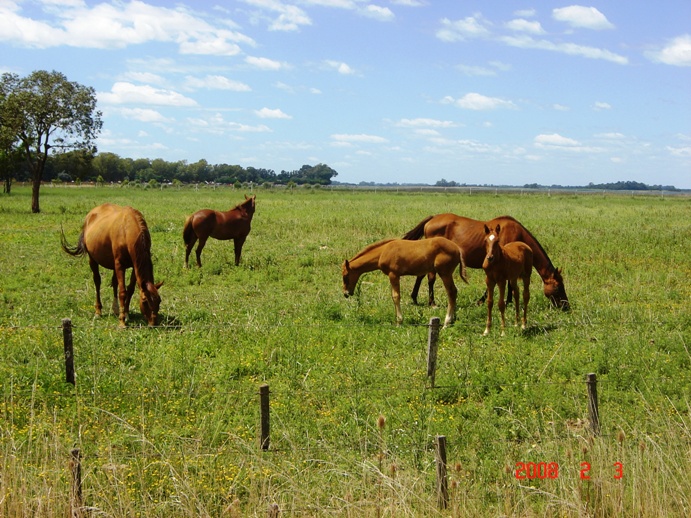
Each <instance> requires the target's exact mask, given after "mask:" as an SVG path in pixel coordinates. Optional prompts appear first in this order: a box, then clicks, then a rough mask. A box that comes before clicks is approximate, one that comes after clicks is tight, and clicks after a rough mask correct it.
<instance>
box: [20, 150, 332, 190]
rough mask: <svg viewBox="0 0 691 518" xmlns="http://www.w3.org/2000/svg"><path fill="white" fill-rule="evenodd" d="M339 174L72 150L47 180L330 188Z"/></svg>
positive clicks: (53, 160) (55, 157)
mask: <svg viewBox="0 0 691 518" xmlns="http://www.w3.org/2000/svg"><path fill="white" fill-rule="evenodd" d="M337 175H338V173H337V172H336V171H335V170H333V169H332V168H330V167H329V166H327V165H325V164H317V165H314V166H312V165H303V166H302V167H301V168H300V169H298V170H295V171H281V172H280V173H276V172H275V171H273V170H272V169H263V168H256V167H242V166H240V165H229V164H210V163H208V162H207V161H206V160H203V159H202V160H199V161H197V162H193V163H189V162H187V161H186V160H179V161H177V162H168V161H166V160H163V159H161V158H155V159H153V160H151V159H149V158H122V157H120V156H118V155H117V154H115V153H98V154H95V155H92V154H91V153H88V152H84V151H70V152H66V153H58V154H52V155H49V156H48V159H47V161H46V165H45V170H44V174H43V180H44V181H55V180H57V181H61V182H88V181H93V182H107V183H111V182H115V183H120V182H140V183H150V182H152V181H154V182H158V183H169V182H182V183H221V184H236V183H238V182H240V183H249V182H253V183H257V184H263V183H267V182H268V183H275V184H289V183H290V182H293V183H294V184H297V185H301V184H312V185H329V184H330V183H331V178H333V177H335V176H337ZM12 177H13V178H14V179H15V180H17V181H27V180H29V178H30V171H29V169H28V167H27V166H26V164H25V163H22V162H18V163H15V165H14V170H13V172H12Z"/></svg>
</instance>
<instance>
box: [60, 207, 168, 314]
mask: <svg viewBox="0 0 691 518" xmlns="http://www.w3.org/2000/svg"><path fill="white" fill-rule="evenodd" d="M61 238H62V239H61V245H62V249H63V250H64V251H65V252H67V253H68V254H70V255H73V256H82V255H84V254H87V255H88V256H89V266H90V267H91V271H92V272H93V276H94V285H95V286H96V315H98V316H101V309H102V308H103V306H102V304H101V274H100V273H99V270H98V267H99V266H103V267H104V268H107V269H108V270H113V277H112V279H111V285H112V286H113V313H115V314H116V315H119V317H120V327H125V322H126V321H127V319H128V317H129V310H130V300H131V299H132V294H133V293H134V283H135V282H136V283H137V285H138V286H139V290H140V297H139V307H140V309H141V312H142V315H144V317H145V318H146V320H147V322H148V323H149V325H150V326H153V325H156V319H157V318H158V309H159V307H160V305H161V297H160V295H159V294H158V289H159V288H160V287H161V286H162V285H163V283H162V282H159V283H155V282H154V267H153V264H152V262H151V236H150V235H149V229H148V228H147V226H146V221H144V217H143V216H142V213H141V212H139V211H138V210H136V209H133V208H132V207H120V206H118V205H113V204H111V203H105V204H103V205H99V206H98V207H95V208H93V209H91V211H90V212H89V213H88V214H87V215H86V219H85V220H84V226H83V227H82V233H81V234H80V235H79V240H78V241H77V245H76V246H73V247H71V246H69V245H68V244H67V240H66V239H65V233H64V232H62V236H61ZM128 268H132V270H133V271H132V276H131V277H130V283H129V285H128V286H127V288H125V273H126V270H127V269H128ZM118 301H119V303H120V304H119V308H118Z"/></svg>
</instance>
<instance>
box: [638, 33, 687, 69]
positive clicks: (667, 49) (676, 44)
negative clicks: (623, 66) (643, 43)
mask: <svg viewBox="0 0 691 518" xmlns="http://www.w3.org/2000/svg"><path fill="white" fill-rule="evenodd" d="M646 56H647V57H648V59H650V60H651V61H654V62H656V63H664V64H665V65H674V66H677V67H691V34H683V35H681V36H678V37H676V38H674V39H673V40H671V41H669V42H668V43H667V45H665V46H664V47H663V48H661V49H658V50H654V51H650V52H647V53H646Z"/></svg>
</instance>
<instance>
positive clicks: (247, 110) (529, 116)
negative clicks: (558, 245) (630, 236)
mask: <svg viewBox="0 0 691 518" xmlns="http://www.w3.org/2000/svg"><path fill="white" fill-rule="evenodd" d="M573 1H574V0H565V1H563V2H559V1H544V0H525V1H523V0H511V1H508V0H505V1H501V2H498V1H496V2H495V1H490V2H488V1H485V0H482V1H474V0H453V1H452V0H448V1H439V0H374V1H373V2H370V1H369V0H235V1H216V2H214V1H207V0H183V1H180V2H164V1H158V0H143V1H139V0H131V1H130V0H117V1H115V0H100V1H84V0H0V73H5V72H10V73H15V74H18V75H20V76H26V75H28V74H30V73H31V72H33V71H35V70H49V71H50V70H56V71H58V72H61V73H63V74H65V76H66V77H67V79H68V80H70V81H75V82H77V83H80V84H82V85H85V86H89V87H93V88H94V90H95V91H96V93H97V99H98V102H97V107H98V109H99V110H100V111H101V112H102V113H103V130H102V132H101V135H100V136H99V139H98V141H97V146H98V150H99V151H100V152H112V153H116V154H118V155H119V156H121V157H131V158H150V159H154V158H162V159H164V160H167V161H178V160H185V161H187V162H189V163H194V162H197V161H199V160H201V159H205V160H207V161H208V162H209V163H210V164H222V163H225V164H233V165H234V164H237V165H240V166H242V167H250V166H251V167H257V168H264V169H273V170H274V171H275V172H276V173H280V172H281V171H282V170H286V171H293V170H296V169H299V168H300V167H302V166H303V165H305V164H309V165H316V164H319V163H324V164H327V165H328V166H330V167H332V168H333V169H335V170H336V171H337V172H338V176H337V177H335V178H334V180H336V181H339V182H347V183H360V182H376V183H399V184H406V183H428V184H434V183H436V182H437V181H439V180H442V179H443V180H446V181H455V182H457V183H459V184H464V183H467V184H473V185H474V184H479V185H519V186H522V185H526V184H540V185H564V186H585V185H588V184H590V183H594V184H599V183H610V182H618V181H636V182H642V183H646V184H649V185H673V186H675V187H677V188H682V189H689V188H691V2H690V1H689V0H660V1H659V2H651V1H650V0H627V1H626V2H622V1H621V0H602V1H600V0H593V1H589V0H586V2H585V3H582V4H573V3H571V2H573ZM575 1H578V0H575Z"/></svg>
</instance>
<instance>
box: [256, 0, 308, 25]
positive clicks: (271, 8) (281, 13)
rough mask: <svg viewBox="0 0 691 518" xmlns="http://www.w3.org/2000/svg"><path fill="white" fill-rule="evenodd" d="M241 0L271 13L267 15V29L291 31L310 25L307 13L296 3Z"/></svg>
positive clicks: (272, 0)
mask: <svg viewBox="0 0 691 518" xmlns="http://www.w3.org/2000/svg"><path fill="white" fill-rule="evenodd" d="M243 1H244V2H245V3H246V4H249V5H251V6H253V7H256V8H258V9H260V10H262V11H266V12H269V13H272V15H271V16H270V17H269V19H270V21H269V30H271V31H290V32H292V31H298V30H300V27H301V26H303V25H312V20H311V19H310V17H309V16H308V15H307V13H306V12H305V11H303V10H302V9H300V8H299V7H298V6H296V5H290V4H284V3H282V2H278V1H276V0H243ZM274 16H275V17H274Z"/></svg>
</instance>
